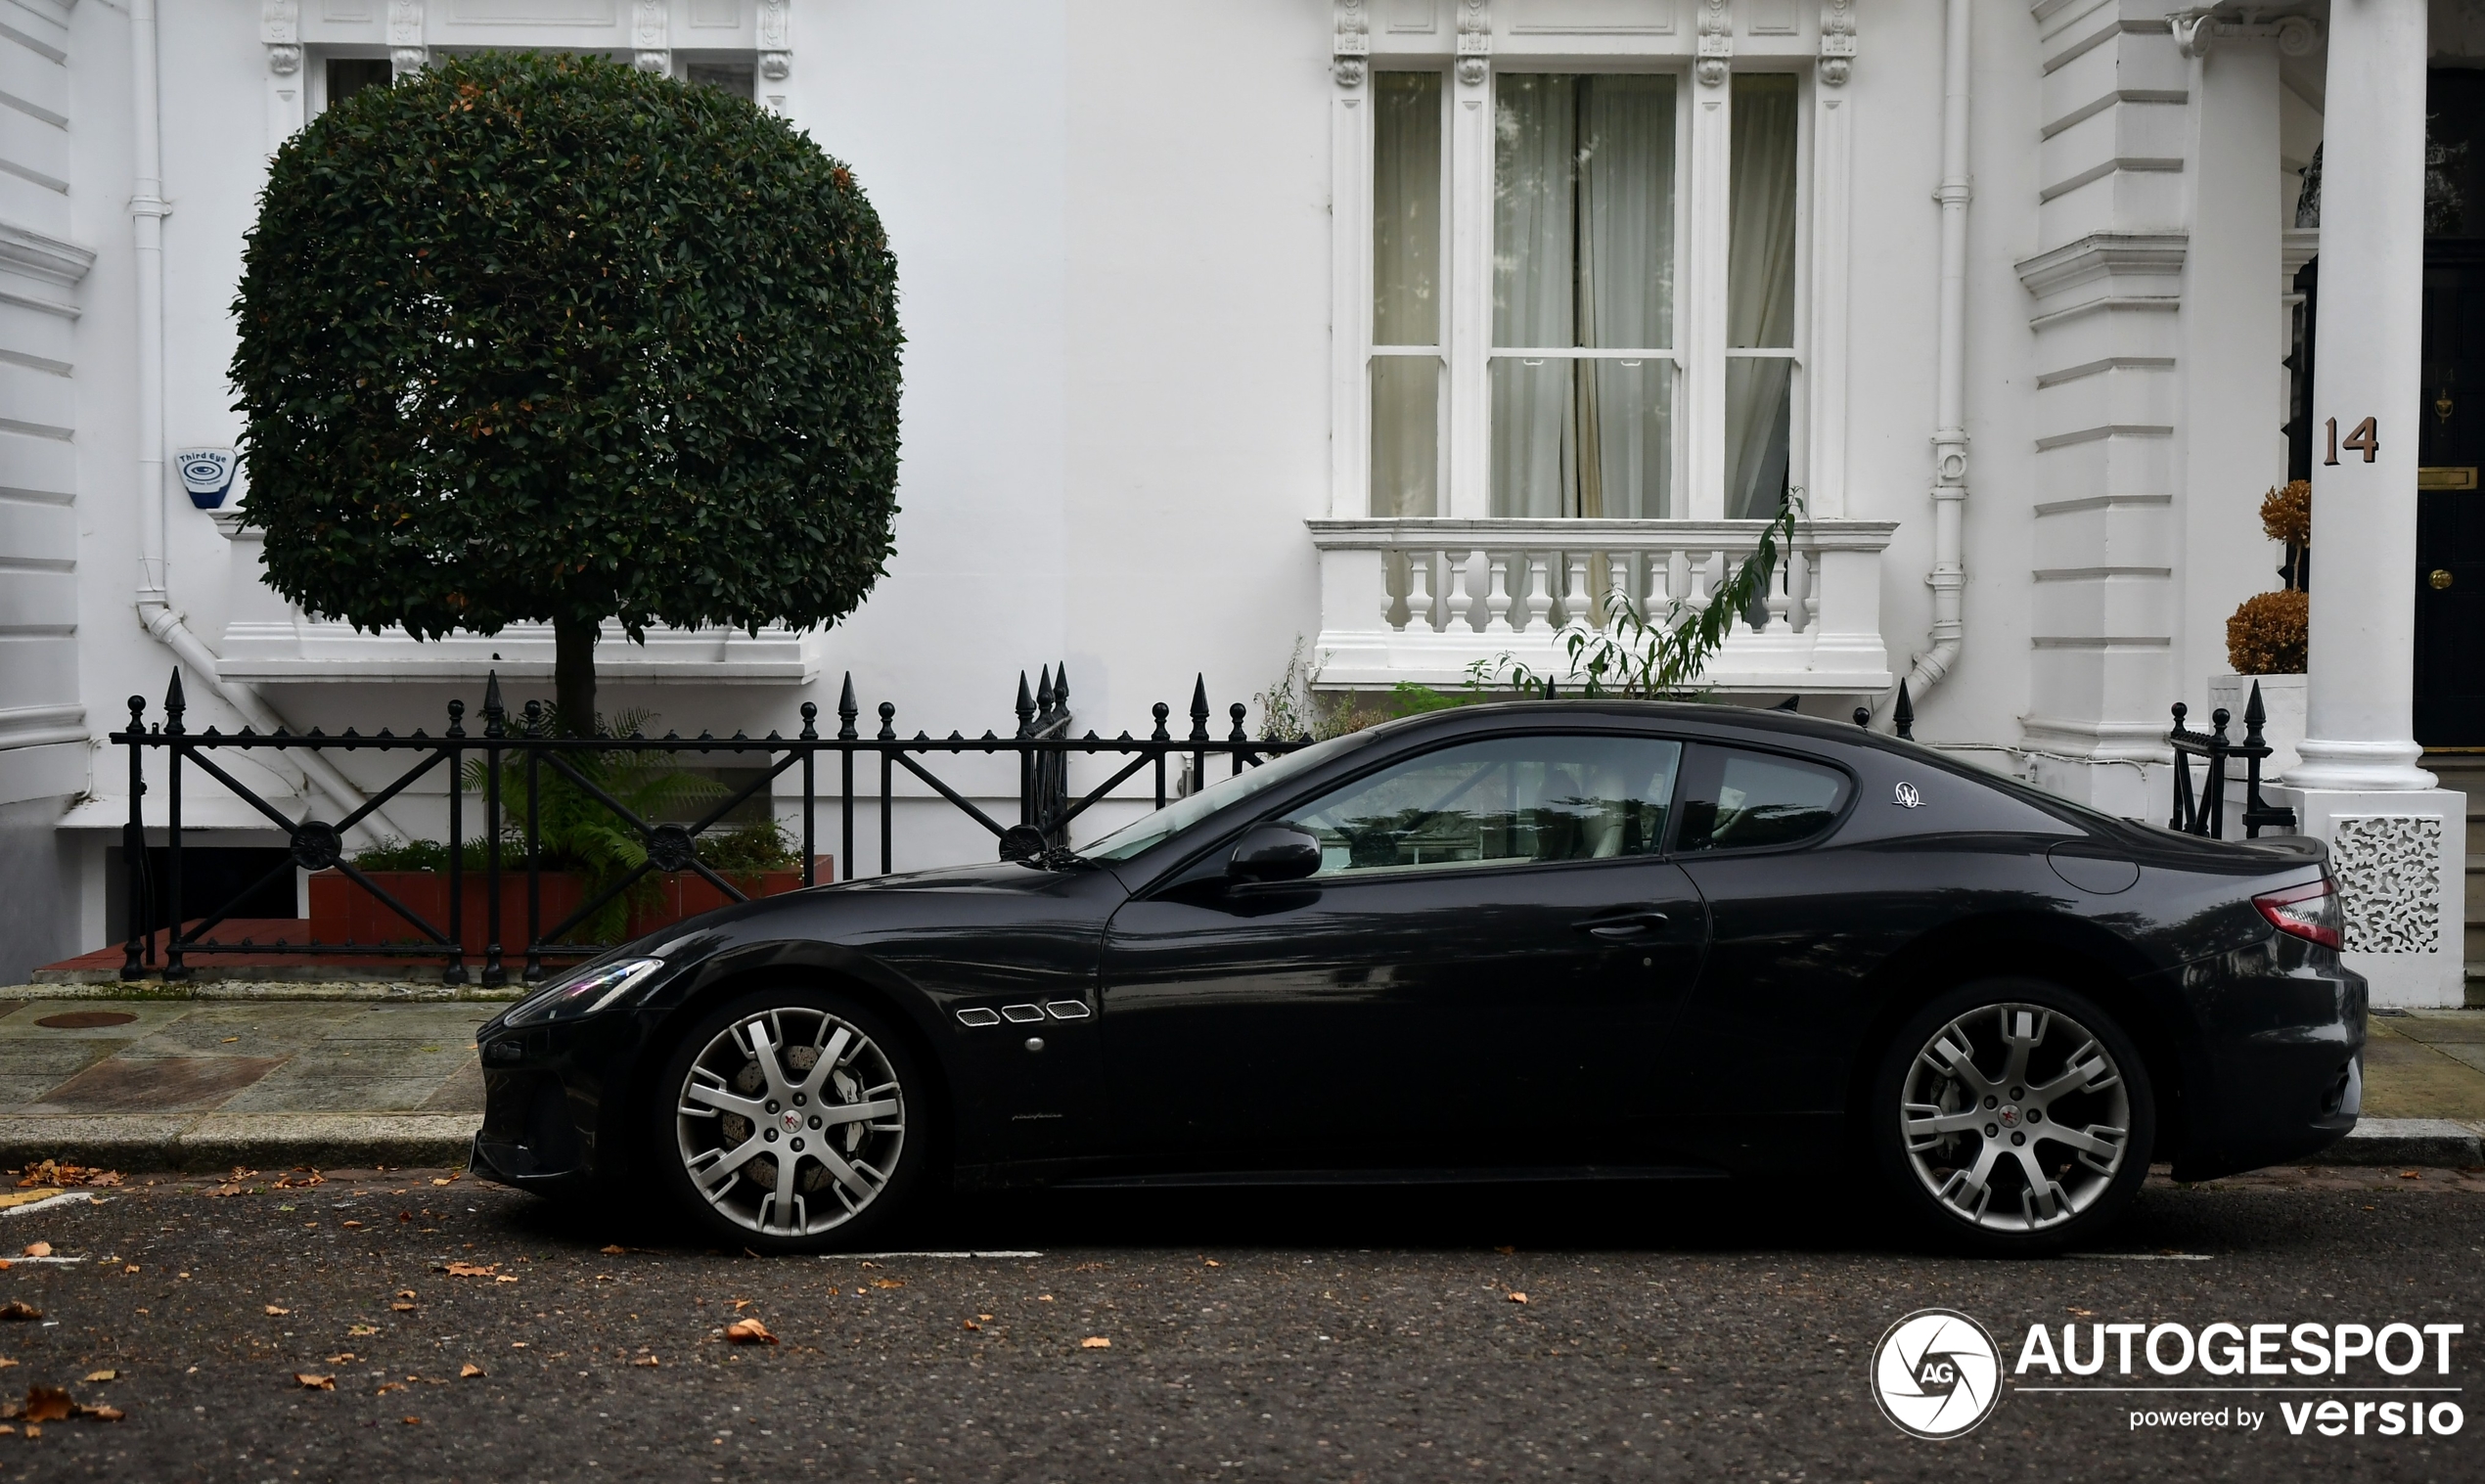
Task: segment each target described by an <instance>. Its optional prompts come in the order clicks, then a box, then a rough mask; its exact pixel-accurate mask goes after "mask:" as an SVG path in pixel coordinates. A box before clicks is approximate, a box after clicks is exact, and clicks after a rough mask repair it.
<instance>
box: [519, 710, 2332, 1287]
mask: <svg viewBox="0 0 2485 1484" xmlns="http://www.w3.org/2000/svg"><path fill="white" fill-rule="evenodd" d="M2339 935H2340V911H2339V899H2338V896H2337V892H2336V887H2335V885H2334V883H2333V881H2332V878H2331V877H2330V874H2329V871H2328V867H2327V855H2326V854H2325V851H2324V848H2323V847H2322V846H2321V845H2320V844H2319V843H2317V842H2314V841H2310V840H2306V839H2302V838H2298V837H2282V838H2273V839H2264V840H2259V841H2254V842H2241V841H2220V840H2211V839H2203V838H2199V837H2195V836H2191V835H2188V834H2181V833H2176V832H2170V831H2165V830H2159V829H2155V828H2151V827H2148V826H2146V825H2141V824H2136V823H2132V822H2129V821H2125V820H2119V819H2112V818H2108V817H2106V816H2104V815H2101V814H2098V813H2095V812H2092V811H2090V810H2088V809H2085V808H2082V807H2079V806H2077V805H2073V804H2069V803H2066V802H2064V801H2063V800H2061V799H2058V798H2055V797H2053V796H2051V795H2049V794H2046V793H2044V792H2041V791H2039V790H2037V789H2034V788H2030V787H2024V786H2022V785H2019V784H2017V783H2015V782H2012V781H2011V780H2009V779H2006V778H2002V777H1999V776H1996V775H1995V774H1993V773H1990V772H1987V771H1985V770H1983V769H1980V768H1978V767H1976V766H1974V765H1972V764H1968V763H1965V762H1962V761H1960V760H1958V759H1957V758H1955V757H1953V756H1950V755H1947V754H1944V753H1942V752H1940V751H1937V750H1934V749H1932V748H1928V747H1924V746H1919V745H1916V744H1914V743H1912V742H1899V741H1895V740H1893V739H1890V738H1887V737H1882V736H1877V735H1875V734H1872V733H1869V732H1866V731H1864V730H1862V729H1859V728H1855V727H1850V726H1840V725H1836V724H1832V723H1829V722H1823V721H1818V720H1812V719H1808V718H1804V717H1801V716H1797V715H1792V714H1788V713H1784V712H1774V711H1754V710H1744V709H1740V708H1734V707H1727V706H1713V705H1683V704H1664V703H1655V702H1625V701H1612V702H1606V701H1596V700H1573V701H1560V702H1539V703H1511V704H1491V705H1474V706H1465V707H1459V708H1456V709H1452V710H1448V711H1442V712H1434V713H1431V714H1427V715H1423V716H1419V717H1413V718H1409V719H1406V720H1403V721H1398V722H1392V723H1389V724H1386V725H1382V726H1378V727H1375V728H1372V729H1371V730H1369V731H1364V732H1358V733H1355V734H1353V735H1351V736H1346V737H1339V738H1335V739H1333V740H1331V741H1328V742H1321V743H1318V744H1317V745H1314V746H1310V747H1306V748H1304V749H1302V750H1300V751H1296V752H1292V753H1288V754H1286V755H1284V756H1282V757H1279V758H1276V759H1274V760H1272V761H1270V762H1268V763H1266V764H1265V765H1263V766H1259V767H1254V768H1247V769H1245V770H1243V771H1242V772H1241V773H1240V774H1239V775H1237V776H1236V777H1233V778H1230V779H1226V780H1223V781H1219V782H1215V783H1212V784H1210V785H1208V786H1207V787H1204V788H1201V789H1199V790H1198V791H1196V792H1193V793H1192V794H1190V795H1189V796H1188V797H1185V798H1182V799H1179V800H1177V801H1176V802H1175V803H1173V804H1172V805H1171V806H1170V807H1167V808H1164V809H1160V810H1157V811H1155V812H1154V813H1152V814H1149V815H1147V816H1146V817H1144V818H1141V819H1139V820H1137V821H1135V822H1133V823H1131V824H1128V825H1126V826H1124V827H1122V828H1121V829H1119V830H1116V831H1114V832H1111V833H1109V834H1107V835H1105V836H1104V837H1102V838H1100V839H1097V840H1094V841H1092V842H1090V843H1088V844H1086V845H1084V846H1082V847H1080V848H1079V849H1077V850H1075V851H1069V850H1055V851H1049V852H1044V853H1042V854H1040V855H1038V856H1036V857H1035V858H1033V859H1029V860H1025V861H1008V860H1005V861H1000V862H997V863H995V864H991V865H985V866H971V867H962V868H958V869H954V870H944V871H927V872H919V873H913V874H908V875H899V876H887V877H878V878H874V879H867V880H860V881H853V882H849V883H847V884H843V885H836V886H826V887H820V888H817V889H814V890H809V891H802V892H796V893H793V894H791V895H786V896H780V897H773V898H769V899H766V900H762V901H754V902H749V903H745V904H742V905H739V906H735V907H730V908H727V909H725V910H723V911H720V912H714V913H710V914H708V915H707V916H705V917H703V918H700V919H696V920H694V921H692V922H686V923H682V924H680V925H678V926H675V927H672V928H668V929H666V930H664V931H662V932H659V933H657V934H655V935H654V936H651V937H648V938H645V939H642V940H640V941H638V942H635V943H632V944H629V945H628V946H626V947H624V948H621V949H619V950H616V951H614V952H612V953H610V954H608V955H606V956H605V957H604V958H602V959H600V960H598V961H596V962H594V963H592V964H589V965H586V966H585V967H580V968H578V969H575V970H573V971H570V972H568V973H566V974H565V975H564V976H563V977H561V978H560V979H559V980H557V981H556V982H554V983H551V984H549V985H547V986H546V987H545V988H543V989H542V990H541V991H539V992H537V993H535V994H533V995H531V996H529V997H528V998H527V999H525V1000H523V1001H522V1002H520V1003H519V1004H517V1005H515V1006H513V1007H512V1008H511V1009H510V1010H509V1011H507V1012H505V1013H503V1014H501V1015H499V1016H498V1017H496V1018H495V1019H493V1020H492V1021H491V1022H490V1023H489V1024H487V1025H486V1026H484V1027H483V1029H482V1031H481V1032H480V1034H479V1036H478V1044H479V1048H480V1055H481V1058H482V1065H483V1076H484V1082H485V1086H486V1089H487V1110H486V1112H485V1116H484V1122H483V1126H482V1130H481V1132H480V1133H479V1134H478V1135H477V1136H476V1138H475V1141H474V1170H475V1172H476V1173H477V1174H479V1175H482V1176H485V1177H488V1178H490V1179H493V1180H497V1181H502V1182H505V1183H507V1184H510V1185H513V1186H518V1187H520V1188H523V1189H528V1190H537V1191H542V1192H547V1193H557V1192H569V1191H576V1190H581V1189H589V1188H595V1187H599V1186H601V1187H605V1188H617V1189H622V1190H627V1191H637V1192H655V1191H660V1192H662V1198H663V1199H665V1200H668V1201H671V1202H675V1203H677V1204H678V1206H679V1208H680V1210H681V1212H682V1213H684V1214H685V1215H686V1216H687V1217H688V1218H689V1219H690V1220H692V1221H694V1222H696V1223H699V1224H701V1225H703V1226H704V1227H705V1229H707V1230H708V1231H709V1232H710V1233H712V1234H713V1236H714V1237H717V1238H718V1239H720V1240H723V1241H728V1242H731V1243H733V1244H736V1245H744V1246H749V1247H752V1248H756V1249H760V1250H767V1251H804V1250H815V1249H823V1248H831V1247H837V1246H847V1245H851V1244H854V1243H858V1242H867V1241H869V1240H871V1239H872V1234H873V1233H875V1232H876V1231H878V1230H880V1229H881V1228H883V1227H884V1226H885V1225H886V1224H887V1223H888V1222H890V1221H891V1220H893V1219H896V1218H900V1217H902V1216H903V1215H904V1214H905V1213H906V1212H907V1211H908V1210H909V1209H910V1208H912V1207H917V1206H920V1205H921V1204H922V1203H923V1200H924V1197H925V1196H926V1194H927V1193H928V1192H933V1191H934V1190H935V1189H936V1188H939V1187H942V1186H949V1187H953V1188H956V1189H989V1188H994V1187H1002V1186H1015V1185H1039V1184H1064V1185H1066V1184H1143V1185H1181V1184H1222V1185H1285V1184H1295V1183H1352V1182H1363V1181H1373V1182H1382V1181H1385V1182H1396V1183H1404V1182H1412V1181H1444V1182H1477V1181H1487V1182H1513V1183H1515V1182H1526V1181H1545V1180H1559V1181H1586V1180H1683V1181H1698V1180H1720V1179H1726V1180H1733V1179H1754V1178H1759V1179H1767V1178H1772V1177H1776V1178H1781V1179H1785V1178H1791V1179H1795V1180H1824V1179H1828V1178H1830V1177H1836V1178H1839V1179H1845V1180H1854V1179H1857V1178H1861V1179H1862V1180H1863V1181H1865V1182H1867V1183H1868V1184H1869V1185H1870V1186H1871V1187H1873V1188H1876V1189H1877V1190H1878V1191H1879V1192H1881V1193H1882V1194H1883V1195H1884V1196H1886V1197H1887V1199H1888V1200H1890V1201H1891V1202H1893V1203H1894V1204H1895V1205H1896V1206H1897V1207H1898V1208H1899V1209H1900V1210H1901V1211H1902V1212H1904V1213H1905V1215H1906V1216H1907V1217H1908V1218H1910V1219H1912V1220H1913V1221H1915V1222H1916V1223H1917V1224H1919V1226H1920V1228H1921V1229H1922V1230H1923V1231H1924V1232H1925V1233H1926V1234H1927V1235H1928V1236H1932V1237H1948V1238H1950V1239H1951V1240H1952V1241H1953V1242H1955V1243H1965V1244H1967V1245H1970V1246H1976V1247H1981V1248H1984V1249H1986V1250H1995V1251H2044V1250H2051V1249H2055V1248H2058V1247H2060V1246H2062V1245H2065V1244H2067V1243H2071V1242H2075V1241H2085V1240H2089V1239H2092V1238H2093V1237H2094V1236H2095V1234H2096V1233H2097V1232H2098V1231H2099V1230H2100V1229H2101V1228H2102V1227H2104V1226H2105V1225H2107V1224H2108V1223H2110V1222H2111V1221H2113V1219H2114V1218H2115V1216H2116V1214H2117V1213H2118V1212H2119V1211H2120V1210H2121V1209H2122V1208H2123V1207H2124V1206H2125V1205H2126V1204H2127V1203H2128V1202H2129V1201H2130V1200H2131V1198H2132V1196H2133V1194H2134V1192H2136V1191H2137V1189H2138V1188H2139V1186H2140V1184H2141V1182H2142V1181H2143V1180H2144V1179H2145V1178H2146V1174H2147V1170H2148V1166H2149V1164H2150V1162H2151V1161H2152V1160H2168V1161H2171V1162H2172V1164H2173V1167H2174V1173H2175V1175H2176V1176H2177V1178H2181V1179H2199V1178H2207V1177H2210V1176H2215V1175H2219V1174H2223V1173H2228V1172H2233V1171H2238V1170H2245V1169H2250V1168H2254V1167H2256V1166H2260V1165H2265V1164H2272V1163H2278V1162H2282V1161H2284V1160H2288V1159H2292V1158H2296V1157H2300V1156H2302V1155H2306V1154H2309V1153H2311V1152H2313V1151H2315V1150H2318V1149H2320V1148H2321V1147H2324V1146H2326V1145H2327V1144H2329V1143H2331V1142H2332V1141H2334V1140H2336V1139H2338V1138H2339V1137H2340V1136H2342V1135H2343V1134H2344V1133H2346V1131H2347V1130H2349V1129H2350V1128H2352V1127H2353V1126H2354V1124H2355V1121H2356V1114H2357V1107H2358V1103H2359V1102H2360V1101H2361V1095H2362V1071H2361V1055H2362V1050H2363V1045H2364V1035H2365V984H2364V980H2363V979H2362V978H2361V977H2360V976H2358V975H2357V974H2356V973H2354V972H2353V971H2351V970H2349V969H2347V968H2345V967H2342V966H2341V964H2340V962H2339Z"/></svg>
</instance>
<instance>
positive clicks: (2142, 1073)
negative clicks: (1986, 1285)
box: [1864, 978, 2157, 1256]
mask: <svg viewBox="0 0 2485 1484" xmlns="http://www.w3.org/2000/svg"><path fill="white" fill-rule="evenodd" d="M2030 1031H2033V1032H2034V1033H2035V1038H2034V1039H2033V1040H2028V1041H2027V1042H2026V1045H2027V1050H2026V1051H2025V1052H2024V1053H2023V1054H2021V1056H2022V1060H2021V1061H2020V1062H2019V1064H2018V1072H2017V1075H2016V1076H2015V1077H2013V1076H2011V1075H2009V1074H2010V1073H2011V1056H2012V1054H2013V1053H2012V1042H2013V1041H2014V1040H2016V1039H2024V1038H2025V1033H2027V1032H2030ZM1937 1037H1938V1038H1941V1041H1942V1044H1943V1045H1945V1046H1946V1047H1947V1048H1948V1050H1946V1051H1944V1050H1937V1048H1936V1038H1937ZM1962 1052H1964V1053H1965V1054H1966V1056H1965V1059H1964V1064H1963V1063H1962V1060H1961V1058H1960V1057H1959V1055H1958V1054H1959V1053H1962ZM2100 1057H2102V1058H2103V1059H2102V1069H2099V1066H2100V1063H2099V1058H2100ZM1945 1068H1947V1069H1948V1070H1945ZM1911 1104H1912V1108H1911ZM1911 1118H1912V1119H1913V1120H1914V1122H1915V1128H1914V1129H1913V1130H1912V1131H1911V1129H1910V1127H1909V1123H1910V1120H1911ZM1864 1120H1865V1137H1866V1139H1867V1141H1868V1143H1869V1144H1870V1146H1871V1148H1872V1152H1873V1159H1874V1165H1875V1168H1876V1169H1877V1171H1878V1172H1879V1174H1880V1176H1881V1184H1882V1187H1883V1190H1884V1192H1885V1193H1886V1194H1887V1195H1888V1197H1889V1199H1890V1201H1891V1203H1892V1204H1893V1205H1895V1206H1896V1208H1897V1209H1898V1210H1899V1212H1900V1213H1901V1214H1902V1216H1903V1218H1904V1219H1905V1220H1906V1221H1907V1222H1908V1223H1909V1224H1910V1225H1912V1226H1913V1227H1914V1228H1915V1229H1916V1230H1917V1231H1918V1232H1919V1233H1920V1234H1921V1235H1923V1236H1926V1237H1931V1238H1932V1239H1933V1240H1934V1241H1936V1242H1939V1243H1941V1244H1943V1245H1946V1246H1950V1247H1954V1248H1962V1249H1965V1250H1970V1251H1976V1252H1982V1253H1987V1254H1992V1255H1997V1256H1999V1255H2031V1256H2033V1255H2038V1254H2043V1253H2048V1252H2057V1251H2060V1250H2062V1249H2064V1248H2066V1247H2072V1246H2077V1245H2081V1244H2085V1243H2089V1242H2093V1241H2095V1240H2096V1239H2097V1238H2098V1237H2099V1236H2100V1234H2101V1233H2103V1232H2104V1231H2105V1230H2106V1229H2107V1228H2108V1227H2111V1226H2112V1225H2113V1224H2114V1222H2115V1221H2116V1220H2118V1219H2119V1218H2120V1217H2121V1216H2122V1214H2123V1212H2124V1211H2125V1210H2126V1209H2127V1208H2128V1207H2129V1206H2130V1204H2131V1201H2132V1198H2133V1197H2134V1196H2135V1195H2137V1194H2138V1193H2139V1192H2140V1187H2141V1184H2142V1183H2143V1182H2144V1181H2146V1179H2147V1178H2148V1158H2149V1154H2150V1152H2151V1151H2152V1150H2153V1149H2154V1147H2155V1145H2156V1135H2157V1103H2156V1095H2155V1090H2154V1088H2153V1087H2152V1086H2151V1084H2150V1082H2149V1077H2148V1068H2147V1065H2146V1062H2144V1061H2143V1060H2142V1058H2141V1055H2140V1048H2139V1047H2138V1046H2137V1045H2136V1044H2134V1042H2133V1041H2132V1039H2131V1037H2130V1036H2129V1035H2128V1034H2127V1033H2126V1032H2125V1031H2124V1030H2123V1028H2122V1026H2121V1025H2120V1024H2119V1023H2117V1022H2116V1020H2115V1019H2114V1017H2113V1016H2112V1015H2111V1014H2110V1013H2108V1012H2106V1011H2105V1009H2104V1008H2103V1007H2102V1006H2100V1005H2099V1004H2098V1003H2097V1002H2096V1001H2094V1000H2092V999H2090V998H2089V997H2088V996H2086V995H2083V994H2080V993H2079V992H2077V991H2076V990H2071V989H2066V988H2064V987H2063V986H2061V985H2059V984H2054V983H2050V982H2048V981H2045V980H2041V979H2027V978H1989V979H1980V980H1977V981H1975V982H1974V983H1970V984H1963V985H1960V986H1959V987H1957V988H1955V989H1951V990H1948V991H1945V992H1943V993H1942V994H1940V995H1937V996H1935V997H1934V998H1933V1000H1932V1001H1931V1002H1930V1003H1928V1004H1926V1005H1925V1006H1924V1007H1923V1008H1922V1009H1921V1010H1920V1011H1918V1012H1916V1013H1915V1014H1914V1015H1913V1016H1911V1017H1909V1019H1908V1021H1907V1023H1906V1024H1905V1025H1903V1026H1901V1027H1900V1028H1899V1030H1898V1032H1897V1033H1896V1035H1894V1036H1893V1037H1892V1038H1891V1039H1890V1042H1889V1045H1888V1046H1887V1047H1886V1048H1885V1049H1884V1050H1883V1051H1882V1053H1881V1057H1880V1060H1879V1063H1878V1064H1877V1065H1876V1066H1875V1069H1874V1073H1873V1077H1872V1080H1871V1083H1870V1085H1869V1090H1868V1092H1867V1094H1866V1107H1865V1109H1864ZM1963 1124H1964V1125H1966V1126H1965V1127H1961V1125H1963ZM1979 1171H1982V1172H1983V1178H1982V1179H1981V1180H1979V1178H1978V1172H1979ZM2040 1176H2043V1177H2045V1178H2046V1179H2047V1180H2048V1182H2049V1184H2048V1185H2046V1186H2042V1187H2040V1186H2039V1185H2038V1183H2037V1182H2038V1178H2039V1177H2040Z"/></svg>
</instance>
